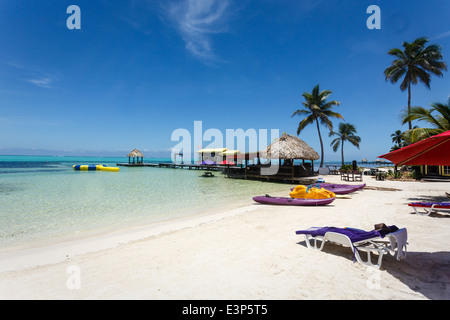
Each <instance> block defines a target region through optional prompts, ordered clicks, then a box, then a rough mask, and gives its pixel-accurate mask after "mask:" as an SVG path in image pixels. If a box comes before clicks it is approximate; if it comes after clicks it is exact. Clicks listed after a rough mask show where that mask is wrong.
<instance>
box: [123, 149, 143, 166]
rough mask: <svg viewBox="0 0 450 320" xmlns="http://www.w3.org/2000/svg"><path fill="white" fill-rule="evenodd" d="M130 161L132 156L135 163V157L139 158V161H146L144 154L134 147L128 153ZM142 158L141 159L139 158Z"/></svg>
mask: <svg viewBox="0 0 450 320" xmlns="http://www.w3.org/2000/svg"><path fill="white" fill-rule="evenodd" d="M127 157H128V163H131V158H133V164H134V163H135V158H137V163H138V164H140V163H143V162H144V154H143V153H142V152H141V151H139V150H138V149H134V150H133V151H131V152H130V153H129V154H128V155H127ZM139 158H140V159H139Z"/></svg>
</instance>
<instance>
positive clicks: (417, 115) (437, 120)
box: [403, 101, 450, 142]
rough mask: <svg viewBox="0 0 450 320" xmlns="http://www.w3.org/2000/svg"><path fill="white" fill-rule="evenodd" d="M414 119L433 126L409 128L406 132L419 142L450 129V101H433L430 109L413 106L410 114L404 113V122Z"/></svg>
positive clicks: (412, 140)
mask: <svg viewBox="0 0 450 320" xmlns="http://www.w3.org/2000/svg"><path fill="white" fill-rule="evenodd" d="M412 120H418V121H423V122H428V123H429V124H430V125H431V128H419V127H415V128H413V129H412V130H408V131H407V132H406V134H407V135H408V136H409V137H410V140H411V142H417V141H420V140H423V139H425V138H428V137H430V136H434V135H436V134H439V133H442V132H445V131H447V130H450V101H449V102H448V103H447V105H445V104H443V103H433V104H431V108H430V109H425V108H423V107H412V108H411V112H410V113H409V114H403V123H406V122H408V121H412Z"/></svg>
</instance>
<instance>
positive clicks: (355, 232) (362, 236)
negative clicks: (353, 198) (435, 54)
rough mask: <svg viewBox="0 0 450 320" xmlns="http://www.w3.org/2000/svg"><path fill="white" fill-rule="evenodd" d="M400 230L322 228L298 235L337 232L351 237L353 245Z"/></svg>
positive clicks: (389, 228)
mask: <svg viewBox="0 0 450 320" xmlns="http://www.w3.org/2000/svg"><path fill="white" fill-rule="evenodd" d="M397 230H398V228H397V227H396V226H390V227H386V228H383V229H381V230H372V231H364V230H360V229H354V228H336V227H321V228H316V227H313V228H309V229H306V230H298V231H296V232H295V233H296V234H309V235H310V236H313V237H317V236H324V235H325V233H327V232H335V233H340V234H343V235H346V236H347V237H349V239H350V241H351V242H352V243H356V242H360V241H363V240H368V239H373V238H377V237H381V238H383V237H384V236H385V235H386V234H388V233H390V232H395V231H397Z"/></svg>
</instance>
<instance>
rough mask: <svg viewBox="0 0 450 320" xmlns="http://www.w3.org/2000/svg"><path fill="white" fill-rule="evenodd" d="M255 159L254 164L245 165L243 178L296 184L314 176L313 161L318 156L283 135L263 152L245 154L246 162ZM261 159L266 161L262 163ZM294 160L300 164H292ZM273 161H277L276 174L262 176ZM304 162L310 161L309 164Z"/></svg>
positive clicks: (300, 143)
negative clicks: (299, 161) (284, 181)
mask: <svg viewBox="0 0 450 320" xmlns="http://www.w3.org/2000/svg"><path fill="white" fill-rule="evenodd" d="M255 157H256V158H257V162H256V164H253V165H247V163H246V170H245V178H246V179H251V178H256V179H261V178H262V179H266V180H286V181H291V182H296V181H299V180H301V179H302V178H304V177H310V176H313V175H314V160H318V159H319V158H320V157H319V154H318V153H317V152H316V151H315V150H314V149H313V148H311V147H310V146H309V145H308V144H307V143H306V142H304V141H303V140H301V139H299V138H298V137H294V136H291V135H288V134H287V133H283V135H282V136H281V137H280V138H278V139H276V140H275V141H274V142H273V143H272V144H271V145H269V146H268V147H267V148H266V149H265V150H264V151H261V152H256V153H255V152H254V153H249V154H248V156H247V154H246V162H247V161H248V160H250V159H251V158H255ZM261 158H262V159H266V160H268V162H266V163H263V162H262V161H261ZM295 160H297V161H298V160H301V161H302V162H301V163H294V162H295ZM273 161H278V166H279V167H278V170H277V173H276V174H271V175H264V173H263V170H262V169H264V168H267V167H270V166H271V165H273ZM305 161H311V162H310V163H308V162H305Z"/></svg>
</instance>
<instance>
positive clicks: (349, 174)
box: [341, 171, 362, 181]
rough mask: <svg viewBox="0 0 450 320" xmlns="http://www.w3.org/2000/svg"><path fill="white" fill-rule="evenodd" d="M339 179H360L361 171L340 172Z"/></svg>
mask: <svg viewBox="0 0 450 320" xmlns="http://www.w3.org/2000/svg"><path fill="white" fill-rule="evenodd" d="M341 180H343V181H362V172H358V171H351V172H341Z"/></svg>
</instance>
